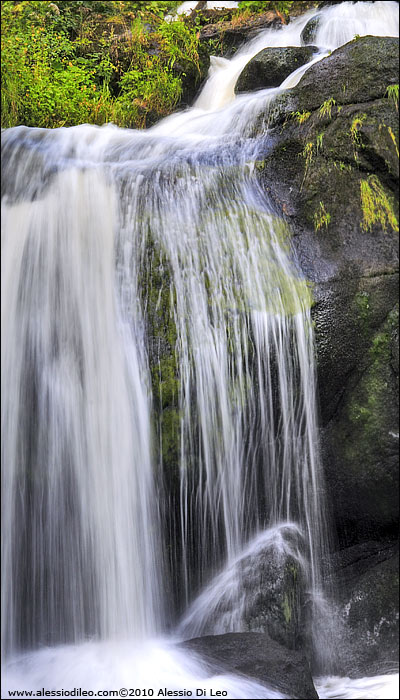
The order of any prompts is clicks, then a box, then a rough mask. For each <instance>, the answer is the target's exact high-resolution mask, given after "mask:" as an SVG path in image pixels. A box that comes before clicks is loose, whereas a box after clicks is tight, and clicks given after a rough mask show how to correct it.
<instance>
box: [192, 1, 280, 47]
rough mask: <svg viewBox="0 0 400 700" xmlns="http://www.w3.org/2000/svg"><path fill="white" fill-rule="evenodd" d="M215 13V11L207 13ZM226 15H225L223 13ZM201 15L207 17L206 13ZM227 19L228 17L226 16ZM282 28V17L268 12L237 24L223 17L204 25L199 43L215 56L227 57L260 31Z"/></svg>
mask: <svg viewBox="0 0 400 700" xmlns="http://www.w3.org/2000/svg"><path fill="white" fill-rule="evenodd" d="M209 12H216V11H211V10H210V11H209ZM225 14H226V13H225ZM202 15H203V16H204V17H207V13H205V12H203V13H202ZM228 17H229V16H228ZM282 26H283V21H282V17H281V16H280V15H278V14H277V13H276V12H273V11H268V12H264V13H262V14H257V15H253V16H251V17H249V18H248V19H247V20H243V21H242V22H240V23H238V22H235V21H232V20H231V19H230V17H229V19H227V16H225V18H224V20H220V21H217V22H215V23H211V24H206V25H205V26H203V27H202V29H201V30H200V43H201V44H205V45H208V46H209V47H210V50H211V51H212V53H213V54H214V55H216V56H225V57H229V56H231V55H233V54H234V53H235V52H236V51H237V49H238V48H239V47H240V46H241V45H242V44H244V43H245V42H246V41H249V40H250V39H252V38H254V37H255V36H256V34H257V33H258V32H259V31H260V30H261V29H278V28H279V27H282Z"/></svg>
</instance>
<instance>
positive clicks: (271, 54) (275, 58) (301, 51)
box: [235, 46, 317, 93]
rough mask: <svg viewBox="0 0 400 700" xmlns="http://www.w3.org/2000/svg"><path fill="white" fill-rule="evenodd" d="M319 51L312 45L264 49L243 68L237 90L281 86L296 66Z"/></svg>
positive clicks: (250, 90)
mask: <svg viewBox="0 0 400 700" xmlns="http://www.w3.org/2000/svg"><path fill="white" fill-rule="evenodd" d="M315 51H317V48H316V47H314V46H313V47H312V46H289V47H285V48H280V47H273V48H268V49H263V50H262V51H260V52H259V53H258V54H257V55H256V56H254V58H252V59H251V61H249V63H248V64H247V65H246V66H245V68H244V69H243V70H242V72H241V74H240V76H239V78H238V81H237V83H236V87H235V92H236V93H240V92H252V91H253V90H260V89H262V88H271V87H279V85H281V84H282V83H283V81H284V80H285V78H287V77H288V76H289V75H290V74H291V73H293V71H294V70H296V68H300V66H303V65H304V64H305V63H308V61H310V60H311V59H312V57H313V53H314V52H315Z"/></svg>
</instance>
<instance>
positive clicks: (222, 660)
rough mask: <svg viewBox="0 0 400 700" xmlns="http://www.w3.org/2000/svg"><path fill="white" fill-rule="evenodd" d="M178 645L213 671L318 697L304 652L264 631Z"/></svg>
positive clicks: (287, 693)
mask: <svg viewBox="0 0 400 700" xmlns="http://www.w3.org/2000/svg"><path fill="white" fill-rule="evenodd" d="M180 646H181V647H182V648H183V649H185V650H188V651H190V652H194V653H195V654H196V655H199V656H200V657H201V658H202V659H203V660H204V661H205V662H206V663H207V665H208V666H209V668H210V670H211V671H212V672H214V673H215V672H228V673H235V674H240V675H242V676H245V677H247V678H250V679H252V680H255V681H257V682H259V683H261V684H263V685H265V686H266V687H268V688H273V689H276V690H279V691H280V692H282V693H284V694H285V696H286V697H288V698H318V695H317V692H316V690H315V687H314V684H313V681H312V677H311V673H310V669H309V665H308V662H307V660H306V658H305V657H304V656H303V654H302V653H301V652H298V651H288V650H287V649H285V648H284V647H282V646H281V645H280V644H277V642H274V641H273V640H272V639H271V638H270V637H269V636H268V635H267V634H256V633H252V632H248V633H231V634H223V635H217V636H212V637H199V638H196V639H190V640H188V641H186V642H183V643H182V644H181V645H180Z"/></svg>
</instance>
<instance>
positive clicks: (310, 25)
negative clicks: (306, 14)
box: [300, 15, 319, 46]
mask: <svg viewBox="0 0 400 700" xmlns="http://www.w3.org/2000/svg"><path fill="white" fill-rule="evenodd" d="M318 26H319V17H318V15H317V16H316V17H312V19H310V21H309V22H307V24H306V26H305V27H304V29H303V31H302V32H301V34H300V39H301V43H302V45H303V46H308V45H310V44H314V43H315V37H316V36H317V31H318Z"/></svg>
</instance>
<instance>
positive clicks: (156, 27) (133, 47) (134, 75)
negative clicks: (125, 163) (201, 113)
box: [1, 0, 200, 128]
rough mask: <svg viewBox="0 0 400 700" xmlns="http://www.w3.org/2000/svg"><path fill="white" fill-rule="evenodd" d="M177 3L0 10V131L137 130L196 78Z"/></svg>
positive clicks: (194, 41)
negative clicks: (168, 17)
mask: <svg viewBox="0 0 400 700" xmlns="http://www.w3.org/2000/svg"><path fill="white" fill-rule="evenodd" d="M177 5H179V2H112V1H110V2H93V1H90V2H89V1H87V2H85V1H79V0H76V1H74V2H69V1H67V0H60V1H59V2H58V3H57V4H56V3H52V2H47V1H44V2H2V20H3V27H2V29H3V31H2V96H1V106H2V127H3V128H7V127H10V126H15V125H18V124H25V125H26V126H38V127H47V128H51V127H60V126H71V125H74V124H79V123H85V122H87V123H93V124H103V123H105V122H109V121H113V122H114V123H116V124H118V125H120V126H129V127H136V128H138V127H139V128H140V127H144V126H148V125H149V124H151V123H154V121H156V120H157V119H159V118H160V117H163V116H165V115H167V114H169V113H170V112H171V111H172V110H173V109H174V107H175V106H176V104H177V102H178V100H179V98H180V95H181V92H182V79H183V78H184V76H185V73H186V71H188V70H189V71H191V75H192V74H194V75H198V74H199V71H200V68H199V53H198V36H197V33H196V30H195V29H194V28H191V27H189V26H187V25H186V24H185V22H184V21H183V20H182V19H178V20H177V21H175V22H171V23H169V22H166V21H164V19H163V16H164V14H165V13H166V12H168V11H170V10H172V9H173V8H175V7H176V6H177Z"/></svg>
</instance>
